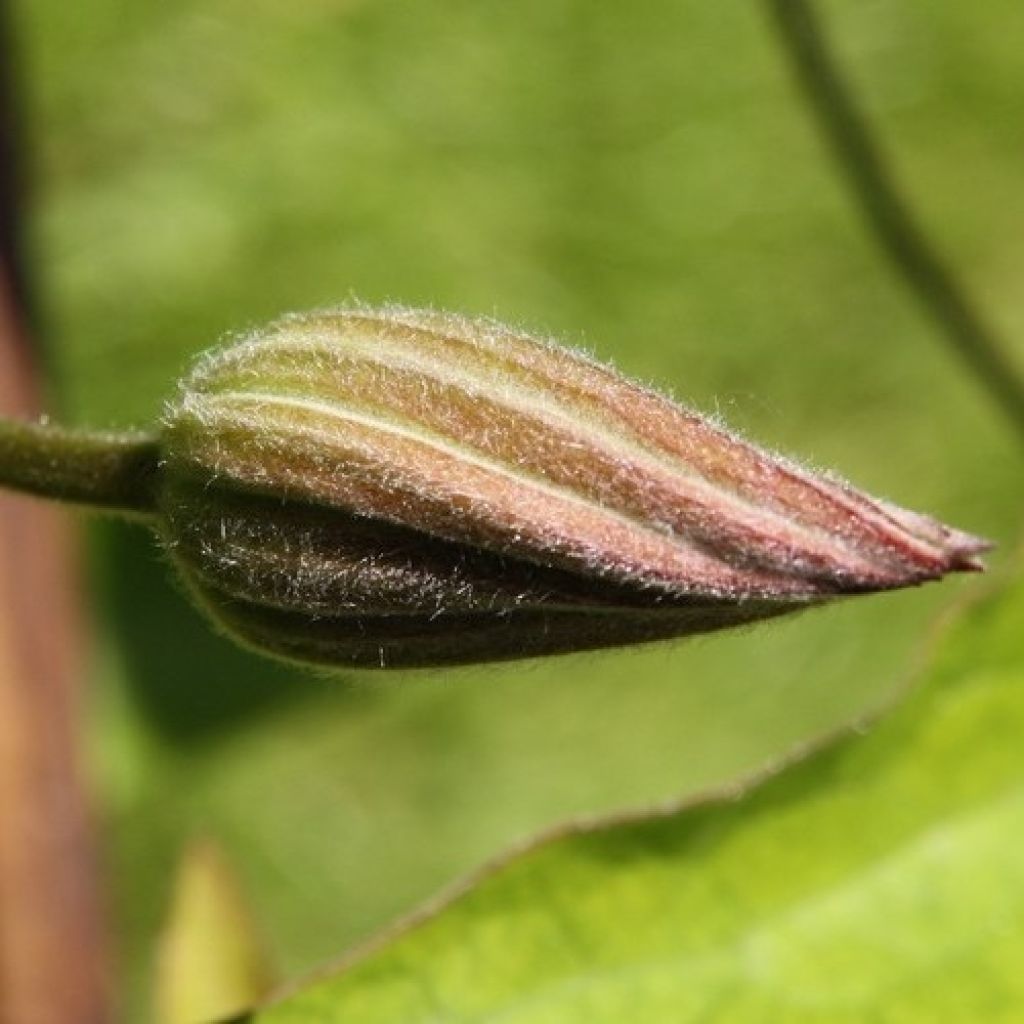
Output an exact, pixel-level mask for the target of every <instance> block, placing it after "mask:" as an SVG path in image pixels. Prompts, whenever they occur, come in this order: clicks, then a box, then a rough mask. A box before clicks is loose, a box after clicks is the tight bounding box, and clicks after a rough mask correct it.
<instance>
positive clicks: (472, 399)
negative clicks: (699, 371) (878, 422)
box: [159, 309, 986, 666]
mask: <svg viewBox="0 0 1024 1024" xmlns="http://www.w3.org/2000/svg"><path fill="white" fill-rule="evenodd" d="M163 451H164V457H165V464H164V466H163V468H162V482H161V489H160V496H159V504H160V511H161V514H162V519H163V522H164V532H165V536H166V539H167V542H168V546H169V549H170V551H171V552H172V555H173V557H174V559H175V561H176V562H177V563H178V564H179V565H180V567H181V568H182V570H183V572H184V573H185V576H186V578H187V579H188V580H189V581H190V583H191V585H192V587H193V589H194V590H195V592H196V593H197V595H198V596H199V598H200V600H201V601H202V602H203V603H204V604H205V605H206V606H207V607H208V608H209V609H210V610H211V611H212V613H213V614H214V616H215V618H216V619H217V621H219V622H220V623H221V624H222V625H223V626H224V627H225V628H226V629H227V630H228V631H229V632H232V633H234V634H235V635H237V636H239V637H240V638H242V639H243V640H245V641H246V642H248V643H250V644H252V645H254V646H256V647H259V648H262V649H265V650H268V651H271V652H273V653H277V654H280V655H284V656H286V657H290V658H295V659H299V660H304V661H312V662H318V663H324V664H355V665H380V666H385V665H387V666H390V665H432V664H443V663H453V662H467V661H485V660H494V659H500V658H513V657H523V656H531V655H537V654H545V653H556V652H562V651H572V650H583V649H590V648H595V647H604V646H612V645H618V644H627V643H635V642H640V641H645V640H654V639H664V638H667V637H673V636H683V635H687V634H692V633H699V632H707V631H709V630H714V629H719V628H723V627H726V626H731V625H735V624H738V623H743V622H750V621H754V620H757V619H761V618H767V617H771V616H775V615H779V614H783V613H785V612H788V611H792V610H796V609H799V608H803V607H806V606H807V605H809V604H813V603H818V602H821V601H825V600H828V599H830V598H832V597H835V596H838V595H842V594H846V593H854V592H864V591H872V590H882V589H889V588H893V587H901V586H907V585H911V584H915V583H920V582H923V581H925V580H929V579H936V578H938V577H940V576H942V575H943V574H945V573H947V572H950V571H956V570H963V569H974V568H978V567H979V566H978V563H977V561H976V556H977V554H978V553H979V552H980V551H982V550H983V549H984V548H985V546H986V545H985V544H984V543H983V542H982V541H979V540H977V539H976V538H973V537H970V536H968V535H966V534H962V533H958V532H957V531H953V530H950V529H948V528H946V527H944V526H942V525H940V524H938V523H936V522H934V521H933V520H930V519H927V518H925V517H922V516H917V515H915V514H912V513H909V512H906V511H904V510H902V509H898V508H895V507H894V506H891V505H888V504H886V503H883V502H878V501H875V500H873V499H871V498H868V497H867V496H865V495H863V494H861V493H859V492H857V491H855V490H854V489H852V488H850V487H849V486H847V485H845V484H843V483H840V482H837V481H834V480H826V479H823V478H820V477H816V476H812V475H810V474H808V473H806V472H805V471H803V470H801V469H799V468H798V467H796V466H794V465H792V464H790V463H788V462H786V461H784V460H781V459H779V458H777V457H774V456H771V455H768V454H766V453H764V452H762V451H760V450H758V449H756V448H754V447H753V446H751V445H748V444H746V443H745V442H743V441H740V440H739V439H737V438H736V437H734V436H733V435H731V434H729V433H728V432H726V431H725V430H723V429H722V428H721V427H719V426H717V425H716V424H713V423H711V422H709V421H708V420H706V419H704V418H702V417H700V416H698V415H697V414H695V413H693V412H692V411H689V410H686V409H683V408H680V407H679V406H678V405H676V404H674V403H672V402H670V401H669V400H668V399H666V398H664V397H662V396H660V395H658V394H655V393H653V392H651V391H649V390H647V389H645V388H642V387H640V386H639V385H637V384H635V383H633V382H631V381H629V380H626V379H625V378H623V377H622V376H620V375H618V374H617V373H615V372H613V371H611V370H609V369H608V368H606V367H604V366H601V365H599V364H597V363H595V362H593V361H592V360H590V359H588V358H586V357H585V356H583V355H581V354H579V353H576V352H572V351H569V350H566V349H564V348H561V347H559V346H557V345H554V344H551V343H549V342H544V341H539V340H537V339H535V338H532V337H529V336H527V335H524V334H521V333H517V332H514V331H511V330H509V329H508V328H505V327H502V326H501V325H499V324H496V323H493V322H491V321H484V320H468V319H464V318H459V317H453V316H447V315H442V314H436V313H430V312H420V311H413V310H405V309H386V310H384V311H370V310H363V309H354V310H341V311H337V312H325V313H315V314H308V315H295V316H290V317H286V318H284V319H282V320H280V321H278V322H277V323H275V324H272V325H271V326H270V327H268V328H267V329H265V330H263V331H260V332H258V333H257V334H255V335H252V336H250V337H248V338H245V339H242V340H240V341H239V342H237V343H236V344H234V345H231V346H229V347H228V348H227V349H225V350H224V351H222V352H219V353H217V354H215V355H212V356H208V357H207V358H206V359H204V360H203V361H202V362H201V363H200V365H199V366H198V367H197V369H196V370H195V371H194V373H193V374H192V375H191V376H190V377H189V378H188V380H186V382H185V383H184V385H183V387H182V390H181V394H180V397H179V399H178V400H177V402H176V403H175V405H174V406H173V407H172V408H171V409H170V411H169V413H168V415H167V418H166V423H165V430H164V436H163Z"/></svg>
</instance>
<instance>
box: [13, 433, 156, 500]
mask: <svg viewBox="0 0 1024 1024" xmlns="http://www.w3.org/2000/svg"><path fill="white" fill-rule="evenodd" d="M159 459H160V450H159V445H158V443H157V440H156V438H155V437H153V436H151V435H148V434H114V433H101V432H96V431H86V430H68V429H67V428H65V427H58V426H53V425H51V424H49V423H25V422H20V421H16V420H7V419H0V487H10V488H13V489H14V490H18V491H24V492H26V493H28V494H37V495H40V496H42V497H45V498H53V499H55V500H57V501H63V502H71V503H73V504H78V505H89V506H92V507H95V508H100V509H106V510H107V511H112V512H123V513H128V514H134V515H140V514H142V515H145V514H148V513H151V512H152V511H153V492H154V481H155V477H156V471H157V467H158V465H159Z"/></svg>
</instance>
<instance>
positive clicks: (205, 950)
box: [156, 839, 273, 1024]
mask: <svg viewBox="0 0 1024 1024" xmlns="http://www.w3.org/2000/svg"><path fill="white" fill-rule="evenodd" d="M272 984H273V975H272V972H271V968H270V960H269V956H268V954H267V951H266V949H265V948H264V945H263V943H262V941H261V939H260V932H259V928H257V927H256V924H255V921H254V920H253V915H252V912H251V911H250V909H249V905H248V903H247V902H246V900H245V898H244V896H243V895H242V891H241V888H240V886H239V883H238V881H237V880H236V878H235V875H234V872H233V871H232V870H231V867H230V865H229V864H228V862H227V860H226V858H225V855H224V852H223V851H222V850H221V849H220V847H219V846H218V845H217V844H215V843H214V842H213V841H212V840H210V839H202V840H196V841H193V842H192V843H191V844H190V845H189V846H188V848H187V849H186V850H185V853H184V854H183V856H182V859H181V863H180V865H179V867H178V877H177V880H176V884H175V887H174V896H173V901H172V904H171V909H170V916H169V919H168V922H167V926H166V928H165V930H164V934H163V937H162V939H161V943H160V959H159V963H158V967H157V979H156V1009H157V1014H156V1019H157V1020H158V1021H159V1024H205V1022H208V1021H212V1020H219V1019H221V1018H223V1017H227V1016H228V1015H229V1014H232V1013H237V1012H238V1011H239V1010H244V1009H245V1007H247V1006H250V1005H252V1003H253V1002H255V1001H256V1000H258V999H261V998H263V996H264V995H265V994H266V993H267V992H268V991H269V989H270V987H271V985H272Z"/></svg>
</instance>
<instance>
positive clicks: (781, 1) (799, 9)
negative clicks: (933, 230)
mask: <svg viewBox="0 0 1024 1024" xmlns="http://www.w3.org/2000/svg"><path fill="white" fill-rule="evenodd" d="M767 4H768V9H769V11H770V12H771V14H772V16H773V18H774V21H775V24H776V26H777V28H778V30H779V35H780V38H781V39H782V42H783V44H784V46H785V50H786V52H787V54H788V56H789V59H790V61H791V63H792V65H793V69H794V71H795V73H796V76H797V79H798V81H799V82H800V85H801V86H802V87H803V91H804V94H805V96H806V98H807V101H808V103H809V105H810V107H811V109H812V111H813V112H814V114H815V116H816V118H817V121H818V126H819V128H820V129H821V132H822V135H823V136H824V137H825V139H826V140H827V142H828V143H829V145H830V146H831V147H832V150H833V152H834V154H835V156H836V159H837V161H838V163H839V166H840V168H841V169H842V172H843V174H844V175H845V177H846V181H847V184H848V186H849V187H850V189H851V191H852V192H853V193H854V196H855V198H856V199H857V201H858V202H859V204H860V207H861V210H862V212H863V214H864V216H865V219H866V220H867V221H868V223H869V224H870V226H871V228H872V230H873V231H874V233H875V235H876V237H877V238H878V240H879V242H880V243H881V245H882V248H883V249H884V250H885V251H886V253H887V254H888V256H889V258H890V260H891V261H892V263H893V264H894V266H895V267H896V269H897V270H898V271H899V272H900V273H901V274H902V276H903V277H904V279H905V280H906V282H907V283H908V284H909V285H910V287H911V288H912V289H913V291H914V292H915V294H916V295H917V297H918V299H919V300H920V302H921V304H922V305H923V306H924V307H925V309H926V310H927V311H928V312H929V313H930V314H931V316H932V318H933V319H934V320H935V322H936V324H937V325H938V326H939V328H940V329H941V331H942V332H943V335H944V336H945V338H946V340H947V342H948V343H949V344H950V346H951V347H952V348H953V349H954V350H955V351H956V352H957V354H958V355H959V356H960V358H961V359H962V361H963V363H964V365H965V366H966V367H967V368H968V369H969V370H970V371H971V372H972V373H973V374H974V376H975V378H976V379H977V381H978V382H979V383H980V384H981V385H982V386H983V387H984V388H985V389H986V390H987V392H988V393H989V395H990V396H991V397H992V398H993V399H994V400H995V401H996V402H997V403H998V404H999V405H1000V406H1001V407H1002V409H1003V411H1004V412H1005V413H1006V415H1007V416H1008V417H1009V419H1010V421H1011V423H1012V424H1013V425H1014V426H1015V427H1016V429H1017V431H1018V432H1019V433H1020V434H1021V435H1022V436H1024V379H1022V378H1021V374H1020V372H1019V370H1018V369H1017V368H1016V367H1015V366H1014V365H1013V363H1012V362H1011V361H1010V359H1009V358H1008V357H1007V355H1006V354H1005V353H1004V351H1003V348H1002V345H1001V343H1000V341H999V339H998V338H997V337H996V336H995V334H994V333H993V332H992V330H991V328H990V327H989V326H988V325H987V324H986V323H985V322H984V320H983V319H982V317H981V316H980V314H979V313H978V312H977V310H976V309H974V308H973V306H972V305H971V302H970V301H969V300H968V298H967V296H966V295H965V293H964V291H963V290H962V288H961V287H960V285H959V283H958V282H957V280H956V278H955V277H954V276H953V275H952V273H951V272H950V271H949V270H948V269H947V267H946V266H945V265H944V264H943V262H942V260H941V259H940V258H939V257H938V255H936V253H935V251H934V250H933V248H932V246H931V244H930V242H929V240H928V238H927V236H926V235H925V233H924V231H923V230H922V229H921V227H920V225H919V224H918V223H917V221H916V220H915V218H914V216H913V214H912V213H911V212H910V210H909V209H908V207H907V205H906V204H905V203H904V201H903V199H902V197H901V196H900V194H899V189H898V188H897V186H896V184H895V182H894V179H893V175H892V173H891V171H890V169H889V167H888V166H887V164H886V161H885V159H884V157H883V156H882V153H881V151H880V149H879V147H878V145H877V143H876V142H875V140H874V139H873V138H872V135H871V131H870V129H869V128H868V125H867V122H866V120H865V118H864V116H863V114H862V113H861V111H860V110H859V109H858V107H857V104H856V102H855V101H854V98H853V96H852V94H851V92H850V90H849V89H848V87H847V85H846V83H845V82H844V81H843V78H842V76H841V74H840V72H839V70H838V68H837V66H836V61H835V59H834V56H833V54H832V53H831V51H830V49H829V47H828V45H827V43H826V41H825V39H824V37H823V35H822V32H821V29H820V26H819V24H818V20H817V16H816V15H815V13H814V11H813V9H812V4H810V3H808V2H807V0H767Z"/></svg>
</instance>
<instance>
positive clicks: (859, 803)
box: [255, 578, 1024, 1024]
mask: <svg viewBox="0 0 1024 1024" xmlns="http://www.w3.org/2000/svg"><path fill="white" fill-rule="evenodd" d="M1021 621H1024V578H1018V579H1017V581H1016V582H1015V583H1014V584H1013V585H1008V586H1005V587H1004V588H1003V589H1002V590H1001V591H1000V592H999V593H997V594H993V595H991V596H989V597H988V598H987V599H985V600H982V601H980V602H978V603H977V604H975V605H974V606H973V607H972V608H971V609H970V610H969V611H968V612H967V613H966V614H965V615H964V616H963V617H962V618H961V619H960V620H959V621H958V622H957V623H956V625H955V626H953V628H952V629H950V630H949V632H948V633H947V634H946V635H945V636H944V637H943V638H942V641H941V646H940V647H939V650H938V652H937V654H936V655H935V656H934V657H933V658H932V659H931V663H930V665H929V667H928V670H927V672H926V673H925V676H924V679H923V681H921V682H920V683H919V685H918V687H917V689H916V691H915V692H914V693H913V695H912V696H911V698H910V699H909V700H907V701H906V702H905V703H903V704H902V705H901V706H900V707H899V709H898V710H897V711H896V712H895V713H894V714H892V715H891V716H890V717H889V718H887V719H885V720H884V721H883V722H882V724H880V725H879V726H877V727H876V728H875V730H874V731H873V732H872V733H871V734H870V735H869V736H867V737H866V738H863V737H858V736H856V735H853V736H847V737H845V738H843V739H842V740H841V741H838V742H836V743H834V744H832V745H830V746H829V747H828V748H827V749H824V750H822V751H820V752H818V753H816V754H813V755H812V756H811V757H810V758H809V759H808V760H806V761H804V762H803V763H802V764H800V765H798V766H795V767H792V768H790V769H788V770H786V771H784V772H782V773H781V774H779V775H778V776H777V777H775V778H773V779H771V780H770V781H768V782H766V783H765V784H763V785H762V786H761V787H760V788H758V789H756V790H754V791H753V792H752V793H751V794H749V795H748V796H746V797H744V798H742V799H739V798H738V793H734V794H731V795H726V796H724V797H723V796H722V795H721V794H719V795H718V796H717V797H713V798H711V799H708V800H701V801H697V802H696V803H694V804H692V805H690V806H684V807H683V808H681V809H678V810H675V811H673V812H671V813H662V812H658V813H655V814H653V815H652V816H651V817H649V818H648V819H647V820H643V819H641V820H633V821H628V822H625V823H623V822H619V823H611V824H607V823H606V824H603V825H590V826H586V827H584V828H582V829H581V830H579V831H576V832H573V831H569V832H567V833H562V834H556V835H554V836H553V837H548V838H547V839H545V840H544V841H542V842H541V843H539V844H538V845H537V846H535V847H534V848H532V849H530V850H529V851H528V852H526V853H525V854H521V855H517V856H515V857H513V858H512V859H511V860H509V861H507V862H506V863H504V864H502V865H501V866H500V867H498V868H496V869H493V870H492V871H491V872H488V873H485V875H484V876H483V877H482V878H481V879H479V880H478V881H477V882H476V883H475V884H473V885H472V886H471V887H470V888H469V890H468V891H466V892H463V893H462V894H460V895H459V896H457V897H456V898H455V899H454V900H453V901H452V902H450V903H449V904H448V905H446V906H444V907H442V908H441V909H440V910H438V911H436V912H434V913H431V914H430V915H428V916H427V918H426V920H425V921H419V922H416V923H414V924H411V925H410V926H409V927H408V929H407V930H405V931H404V932H403V933H400V934H399V935H398V936H397V937H392V938H391V939H389V940H387V941H385V942H384V943H383V944H381V945H380V946H378V947H376V948H372V949H371V950H370V951H369V952H368V953H366V954H364V955H362V956H358V957H357V958H355V960H354V961H353V963H352V964H350V965H349V966H348V967H347V969H343V970H342V971H341V972H340V973H336V974H334V975H333V976H330V977H327V978H325V979H323V980H319V981H314V982H313V983H312V984H311V985H310V986H309V987H308V988H307V989H305V990H304V991H300V992H298V993H296V994H293V995H291V996H289V997H287V998H285V999H284V1001H283V1002H281V1003H279V1004H278V1005H276V1006H274V1007H272V1008H270V1009H267V1010H265V1011H264V1012H262V1013H258V1014H257V1015H256V1017H255V1019H256V1020H258V1021H260V1022H265V1024H306V1022H312V1021H317V1022H321V1024H326V1022H328V1021H339V1022H340V1021H359V1022H360V1024H392V1022H393V1024H399V1022H400V1024H414V1022H427V1021H454V1020H458V1021H477V1022H481V1024H482V1022H484V1021H499V1020H500V1021H501V1022H503V1024H512V1022H516V1024H519V1022H521V1024H527V1022H529V1024H541V1022H545V1024H547V1022H550V1024H570V1022H573V1021H581V1022H583V1021H586V1022H587V1024H598V1022H604V1021H606V1022H609V1024H610V1022H618V1021H626V1020H643V1021H672V1022H673V1024H679V1022H683V1021H698V1020H699V1021H709V1020H723V1021H724V1020H728V1021H736V1022H739V1021H746V1020H758V1021H763V1020H787V1021H808V1022H809V1021H830V1022H840V1021H851V1022H852V1021H864V1020H868V1019H870V1020H873V1021H896V1020H899V1021H939V1020H944V1021H945V1020H948V1021H964V1020H985V1021H997V1020H998V1021H1016V1020H1020V1019H1021V1016H1022V1015H1024V974H1022V972H1021V970H1020V964H1021V962H1022V961H1024V861H1022V859H1021V857H1020V855H1019V854H1020V847H1021V842H1022V840H1024V757H1022V756H1021V737H1022V736H1024V633H1022V631H1021V628H1020V624H1021ZM339 912H343V909H342V908H339Z"/></svg>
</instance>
